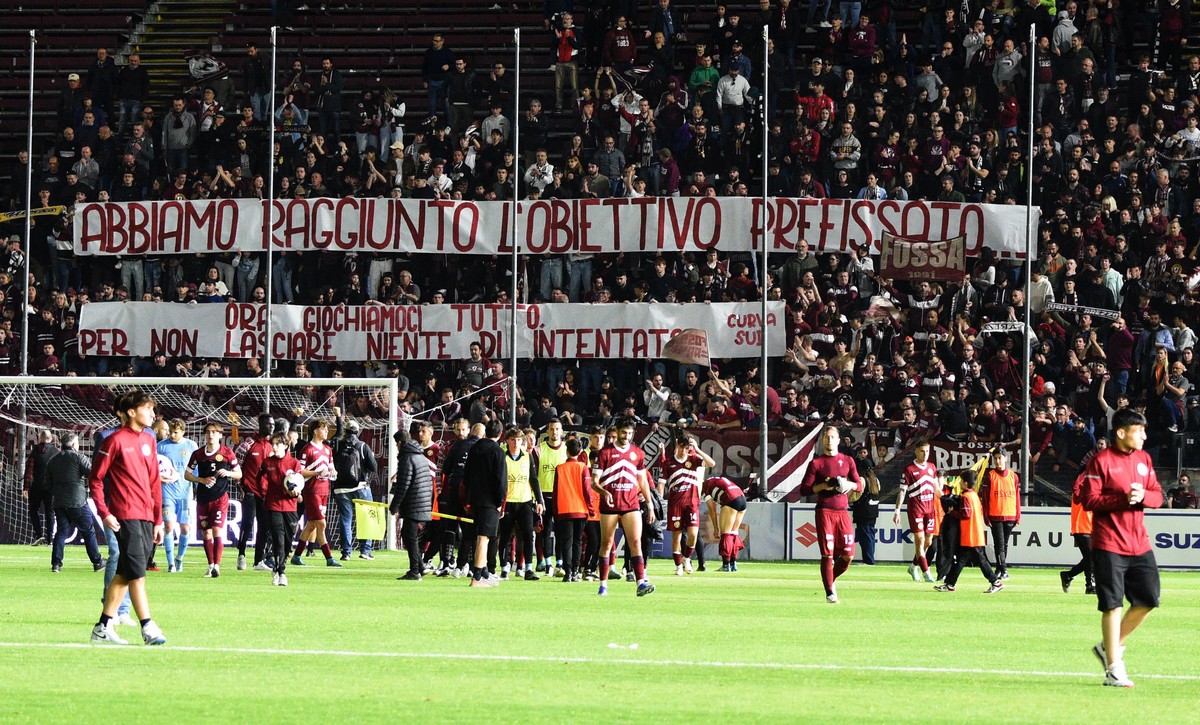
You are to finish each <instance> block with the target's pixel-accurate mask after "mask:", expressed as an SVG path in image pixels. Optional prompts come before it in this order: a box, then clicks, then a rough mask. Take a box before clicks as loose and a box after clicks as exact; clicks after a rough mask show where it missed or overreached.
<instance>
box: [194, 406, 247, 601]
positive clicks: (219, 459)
mask: <svg viewBox="0 0 1200 725" xmlns="http://www.w3.org/2000/svg"><path fill="white" fill-rule="evenodd" d="M192 471H195V473H192ZM184 477H185V478H186V479H187V480H188V481H191V482H192V483H195V484H198V485H199V488H197V489H196V521H197V524H198V525H199V527H200V530H201V531H203V532H204V553H205V555H206V556H207V557H208V571H207V572H205V574H204V576H205V577H208V578H216V577H219V576H221V554H222V553H224V551H225V542H224V540H223V537H222V534H223V533H224V531H225V517H226V516H227V515H228V513H229V481H231V480H232V481H238V480H241V478H242V467H241V466H239V465H238V462H237V458H236V457H235V456H234V454H233V451H232V450H230V448H229V447H228V446H226V445H224V444H223V443H221V426H220V425H219V424H217V423H209V424H207V425H205V426H204V447H203V448H201V449H199V450H197V451H194V452H193V453H192V458H191V460H190V461H188V472H187V473H185V474H184Z"/></svg>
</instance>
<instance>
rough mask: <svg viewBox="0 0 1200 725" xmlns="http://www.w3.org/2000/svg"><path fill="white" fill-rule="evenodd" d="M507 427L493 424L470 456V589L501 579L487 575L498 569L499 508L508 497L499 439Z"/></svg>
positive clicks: (467, 472)
mask: <svg viewBox="0 0 1200 725" xmlns="http://www.w3.org/2000/svg"><path fill="white" fill-rule="evenodd" d="M503 433H504V424H503V423H502V422H501V421H499V420H490V421H488V423H487V426H486V427H485V429H484V435H485V436H486V437H485V438H483V439H482V440H480V441H479V442H477V443H476V444H475V445H473V446H471V451H470V452H469V453H468V454H467V463H466V466H465V468H464V469H463V481H464V482H465V483H466V488H467V502H468V503H469V504H470V507H471V518H473V519H474V520H475V565H474V566H473V567H471V586H473V587H494V586H496V585H497V584H499V583H500V580H499V579H496V578H495V577H494V576H491V575H489V574H488V570H489V569H490V568H491V569H494V568H495V566H496V544H495V543H494V542H495V540H496V536H497V535H499V533H500V507H501V506H503V505H504V499H505V497H506V496H507V495H508V468H507V467H506V466H505V464H504V449H503V448H501V447H500V436H501V435H502V434H503Z"/></svg>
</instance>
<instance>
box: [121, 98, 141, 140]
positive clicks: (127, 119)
mask: <svg viewBox="0 0 1200 725" xmlns="http://www.w3.org/2000/svg"><path fill="white" fill-rule="evenodd" d="M117 105H118V106H119V107H120V116H118V118H117V135H118V136H120V135H121V134H123V133H125V125H126V124H129V125H131V126H132V125H133V124H134V123H136V122H137V119H138V116H140V115H141V112H142V105H143V104H142V102H141V101H131V100H129V99H128V98H123V99H121V100H120V101H117Z"/></svg>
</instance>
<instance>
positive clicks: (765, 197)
mask: <svg viewBox="0 0 1200 725" xmlns="http://www.w3.org/2000/svg"><path fill="white" fill-rule="evenodd" d="M769 39H770V26H768V25H763V28H762V41H763V76H762V88H763V90H762V138H763V145H762V210H761V211H762V222H761V225H762V247H761V248H760V251H761V252H762V269H761V271H760V273H759V283H760V284H761V285H762V315H761V320H760V322H761V326H760V329H761V330H762V338H761V339H760V340H759V342H760V343H761V348H760V349H761V353H762V356H761V359H760V360H759V368H758V374H759V376H761V378H762V386H761V389H760V390H759V391H758V406H759V411H758V448H759V451H760V452H759V456H758V488H759V492H760V493H761V492H764V491H766V486H767V468H769V467H770V462H769V461H768V455H767V428H768V425H767V391H768V390H770V389H771V387H770V383H769V382H768V381H767V344H768V343H767V341H768V337H769V334H768V328H767V296H768V294H767V293H768V292H769V288H768V286H767V274H768V269H769V266H770V265H768V264H767V258H768V256H769V250H770V247H771V244H770V241H769V236H768V234H767V220H768V218H769V214H768V213H767V204H768V203H769V202H770V196H769V194H770V192H769V191H768V189H767V173H768V170H769V163H770V162H769V154H768V153H767V147H768V141H769V136H768V134H767V120H768V119H767V109H768V102H767V99H768V98H770V91H771V88H770V82H769V80H768V75H769V73H768V71H769V68H768V64H769V63H770V60H769V58H770V52H769V49H768V48H767V44H768V41H769Z"/></svg>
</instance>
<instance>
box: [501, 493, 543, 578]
mask: <svg viewBox="0 0 1200 725" xmlns="http://www.w3.org/2000/svg"><path fill="white" fill-rule="evenodd" d="M535 521H537V511H536V510H535V509H534V502H533V501H524V502H522V503H511V502H510V503H508V504H505V509H504V516H503V517H501V519H500V563H501V564H511V563H513V561H512V560H513V553H512V542H513V539H514V538H516V539H517V545H518V546H520V547H521V551H522V553H524V554H525V563H526V564H528V565H530V566H532V565H533V564H535V563H536V562H535V561H534V558H535V557H534V543H535V535H536V533H535V532H534V530H533V529H534V522H535Z"/></svg>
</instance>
